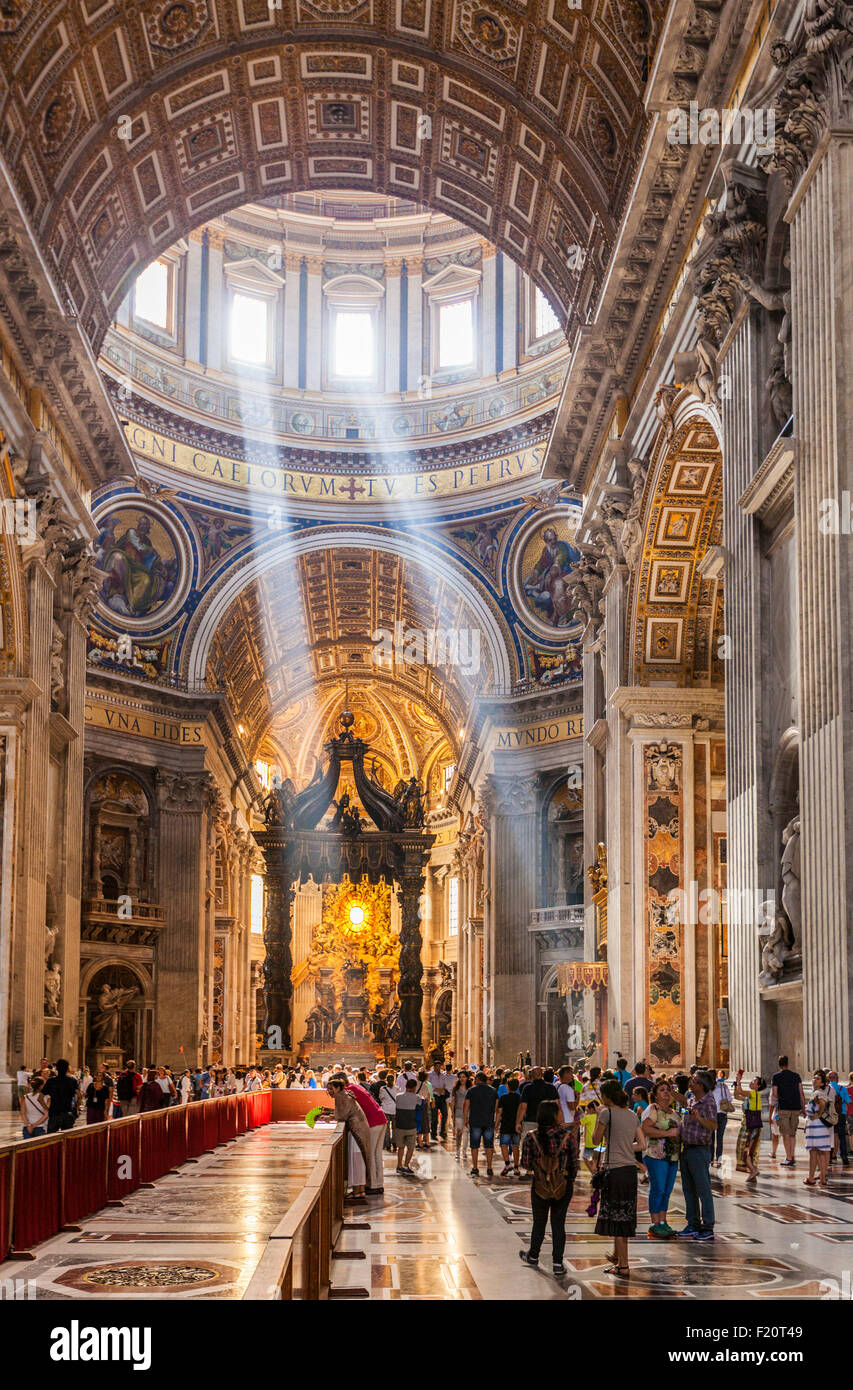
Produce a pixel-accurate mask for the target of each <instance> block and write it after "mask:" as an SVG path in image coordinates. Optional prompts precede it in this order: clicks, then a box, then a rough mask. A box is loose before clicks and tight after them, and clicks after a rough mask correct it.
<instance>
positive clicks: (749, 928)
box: [722, 308, 776, 1071]
mask: <svg viewBox="0 0 853 1390" xmlns="http://www.w3.org/2000/svg"><path fill="white" fill-rule="evenodd" d="M761 337H762V333H761V323H760V316H759V313H758V311H757V310H756V309H755V308H752V309H750V310H748V311H747V312H746V315H745V317H744V318H743V319H742V321H741V323H740V324H739V325H738V327H737V329H736V332H735V333H734V335H733V336H732V338H731V340H730V343H729V346H728V350H727V351H726V354H725V357H724V359H723V360H724V364H725V366H724V370H725V374H726V378H727V381H728V398H727V400H726V402H725V409H724V410H723V441H722V444H723V450H722V452H723V535H724V539H725V550H726V567H725V583H724V602H725V636H726V638H727V639H728V640H727V644H726V650H727V656H728V660H727V661H726V668H725V669H726V839H727V865H728V867H727V875H728V880H727V899H728V934H729V1016H730V1027H731V1054H730V1055H731V1057H732V1058H733V1059H736V1060H737V1065H738V1066H743V1067H745V1068H746V1069H747V1070H748V1071H751V1070H755V1071H759V1070H760V1069H761V1067H762V1066H763V1065H766V1064H767V1063H768V1061H769V1060H770V1059H769V1055H768V1053H769V1045H770V1044H769V1039H768V1037H767V1036H766V1028H767V1025H766V1020H765V1018H764V1014H763V1011H762V1008H761V999H760V995H759V992H758V972H759V968H760V939H759V936H758V925H757V922H756V920H755V917H756V914H755V912H754V911H753V910H752V905H754V903H755V901H756V895H757V896H758V898H759V899H762V898H763V896H764V895H765V893H769V892H772V891H774V888H775V883H776V860H775V858H774V855H775V846H774V844H773V825H772V819H771V816H770V804H769V794H768V792H769V786H768V784H769V776H770V768H771V761H770V760H771V756H772V755H771V754H770V752H769V750H768V749H767V748H766V747H765V744H764V740H763V737H762V733H763V727H764V720H763V718H762V712H763V703H764V698H765V693H764V692H765V687H764V682H763V679H762V677H763V674H764V669H765V662H764V661H763V655H764V651H765V646H766V643H767V642H768V640H769V632H768V626H767V619H768V615H767V612H766V607H767V605H766V602H765V601H764V597H765V596H764V593H763V589H764V570H765V562H764V558H763V555H762V545H761V527H760V523H759V521H758V518H757V517H755V516H753V515H750V514H748V513H747V512H745V511H744V509H743V507H742V506H741V505H740V500H741V498H742V496H743V494H744V492H745V490H746V488H747V486H748V485H749V483H750V482H751V481H752V479H753V477H754V475H755V473H756V470H757V469H758V467H759V465H760V464H761V461H762V460H761V456H762V440H761V436H760V427H761V418H760V412H759V411H758V410H756V408H755V403H756V401H757V400H758V399H759V398H760V396H761V393H762V392H763V389H764V388H763V379H764V376H765V374H766V371H765V369H764V365H763V354H762V342H761Z"/></svg>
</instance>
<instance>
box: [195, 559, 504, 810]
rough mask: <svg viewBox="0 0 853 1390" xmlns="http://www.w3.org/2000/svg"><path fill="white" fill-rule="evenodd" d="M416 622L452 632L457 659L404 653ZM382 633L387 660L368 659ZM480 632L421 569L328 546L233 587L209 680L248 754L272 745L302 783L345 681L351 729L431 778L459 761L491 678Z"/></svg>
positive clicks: (386, 762)
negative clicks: (353, 720)
mask: <svg viewBox="0 0 853 1390" xmlns="http://www.w3.org/2000/svg"><path fill="white" fill-rule="evenodd" d="M413 630H417V631H420V632H423V633H425V634H429V633H430V632H431V631H436V630H439V631H441V632H444V633H447V632H456V633H458V634H460V642H459V647H458V649H457V652H458V658H459V660H458V663H457V664H453V662H452V661H451V662H447V661H443V660H442V659H441V658H440V657H439V659H438V660H435V661H433V662H430V661H429V660H427V661H426V662H420V661H407V660H405V659H404V658H405V656H406V655H409V656H416V655H419V653H417V652H416V651H415V649H414V648H410V649H409V650H408V652H407V651H406V648H405V644H404V642H401V640H400V639H403V638H404V634H405V633H407V632H412V631H413ZM380 631H383V632H387V633H388V634H390V638H391V641H390V642H389V644H388V648H387V649H386V651H387V655H388V656H389V657H390V660H389V662H388V664H387V665H383V666H378V665H377V664H376V662H375V660H374V652H375V651H376V650H377V643H376V641H375V640H374V634H376V633H377V632H380ZM478 633H479V628H478V625H477V622H476V618H475V616H474V614H473V612H472V611H471V610H470V608H469V606H468V605H467V603H466V602H465V600H464V599H462V598H460V597H459V596H458V595H457V594H455V593H453V592H452V591H451V590H450V589H449V588H448V587H447V585H446V584H445V582H444V581H443V580H442V579H441V578H438V577H436V576H435V575H434V574H432V573H430V572H428V571H427V570H426V568H424V567H422V566H421V565H419V564H417V563H416V562H414V561H412V560H407V559H403V558H402V557H401V556H399V555H391V554H388V553H386V552H383V551H371V550H363V549H355V548H348V547H345V546H344V547H336V548H335V549H327V550H319V551H312V552H311V553H310V554H307V555H300V556H298V557H297V558H296V560H295V561H294V562H293V564H292V565H288V566H287V567H284V566H282V567H280V568H278V569H275V570H272V571H270V572H268V573H266V574H264V575H263V576H262V577H260V578H259V579H256V580H254V581H252V583H251V584H249V585H248V586H247V587H246V588H245V589H244V590H243V591H242V592H241V593H240V595H239V596H238V597H237V599H235V601H234V602H233V603H232V605H231V607H230V608H229V609H228V610H227V612H226V613H225V615H224V617H223V618H222V620H221V622H220V624H219V627H218V629H217V632H216V636H215V638H214V641H213V645H212V647H211V653H210V659H209V662H208V678H209V679H210V680H211V681H213V682H216V683H222V684H223V685H224V687H225V690H226V693H227V695H228V698H229V704H230V707H231V710H232V711H233V714H234V717H235V719H236V720H237V722H238V724H240V725H242V729H243V731H244V732H243V737H244V741H245V746H246V748H247V751H248V752H249V753H250V756H252V757H253V758H254V757H256V756H267V755H268V754H270V753H271V752H272V751H275V752H276V753H277V754H278V759H277V760H279V761H280V762H281V764H282V766H283V768H284V769H286V771H287V774H288V775H289V776H292V777H294V778H295V779H296V781H297V782H298V783H299V784H302V783H303V782H306V781H309V780H310V778H311V776H312V774H313V772H314V769H315V765H316V762H315V760H316V759H317V758H318V757H319V756H320V755H321V752H322V747H323V744H324V742H325V741H326V740H327V739H329V738H330V737H332V736H333V735H334V734H336V733H337V728H336V723H335V721H336V719H337V716H338V715H339V714H340V712H341V711H342V710H343V708H344V702H345V693H346V692H347V688H348V694H349V703H350V707H351V708H352V709H353V711H354V713H355V714H356V717H357V725H356V732H357V733H358V734H359V735H360V736H361V737H366V738H367V739H368V741H369V742H370V743H371V745H372V746H373V747H374V748H375V750H376V752H377V755H378V758H379V764H380V766H381V767H383V768H384V769H385V771H386V772H387V774H388V775H389V776H390V775H391V774H392V773H393V774H395V778H394V780H396V777H398V776H403V775H406V776H411V775H412V773H417V774H418V775H419V776H425V775H426V776H428V775H429V773H430V771H431V769H432V768H433V765H434V764H436V760H438V762H439V763H440V762H441V761H445V762H447V761H453V760H454V759H455V751H456V749H457V747H458V740H459V730H460V727H461V725H462V724H463V723H464V722H465V719H466V717H467V712H468V709H469V707H470V704H471V702H472V700H473V699H474V698H475V696H476V695H477V694H478V693H480V692H484V691H488V690H489V689H491V688H492V686H493V683H494V673H493V671H492V666H491V658H490V654H489V651H488V649H487V647H486V644H485V642H484V641H482V640H481V639H480V637H479V636H478V635H477V634H478ZM395 639H396V640H395ZM444 650H445V651H447V648H445V649H444ZM451 650H452V649H451ZM383 654H385V653H383ZM392 785H393V783H392Z"/></svg>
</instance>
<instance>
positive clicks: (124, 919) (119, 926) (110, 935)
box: [81, 898, 166, 946]
mask: <svg viewBox="0 0 853 1390" xmlns="http://www.w3.org/2000/svg"><path fill="white" fill-rule="evenodd" d="M128 907H129V908H130V911H128ZM165 925H166V922H165V918H164V914H163V909H162V907H159V906H157V904H156V903H139V902H135V901H133V900H132V901H131V902H130V904H125V903H124V902H122V901H121V900H119V899H110V898H85V899H84V901H83V913H82V931H81V936H82V939H83V940H84V941H106V942H110V943H112V944H113V945H116V946H154V945H155V944H156V941H157V937H158V935H159V933H160V932H161V931H162V930H163V928H164V926H165Z"/></svg>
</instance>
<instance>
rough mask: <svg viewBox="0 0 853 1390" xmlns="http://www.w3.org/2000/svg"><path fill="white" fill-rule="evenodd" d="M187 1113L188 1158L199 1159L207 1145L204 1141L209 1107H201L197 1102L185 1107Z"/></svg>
mask: <svg viewBox="0 0 853 1390" xmlns="http://www.w3.org/2000/svg"><path fill="white" fill-rule="evenodd" d="M185 1108H186V1112H187V1158H198V1156H199V1154H202V1153H204V1151H205V1149H206V1148H207V1144H206V1143H205V1139H204V1131H205V1123H204V1122H205V1115H206V1113H207V1111H209V1110H210V1106H209V1105H203V1104H202V1105H199V1103H198V1102H197V1101H196V1102H194V1103H193V1104H191V1105H188V1106H186V1107H185Z"/></svg>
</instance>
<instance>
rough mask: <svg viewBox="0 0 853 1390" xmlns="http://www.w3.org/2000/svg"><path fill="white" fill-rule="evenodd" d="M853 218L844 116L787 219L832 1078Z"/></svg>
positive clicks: (810, 804)
mask: <svg viewBox="0 0 853 1390" xmlns="http://www.w3.org/2000/svg"><path fill="white" fill-rule="evenodd" d="M851 206H853V122H851V120H850V116H849V114H848V115H847V117H846V120H845V122H844V125H843V126H841V127H840V128H835V129H830V130H828V131H827V133H826V136H825V139H824V140H823V141H822V142H821V145H820V146H819V148H818V150H817V152H816V154H815V156H814V158H813V159H812V161H811V164H810V166H809V168H808V170H807V172H806V174H805V176H804V178H803V179H802V181H801V183H800V185H799V187H798V189H797V191H796V193H795V195H794V198H793V200H792V203H791V205H790V207H789V209H788V214H787V217H788V220H789V221H790V224H791V281H792V289H793V301H792V321H793V377H794V419H795V422H796V434H797V441H798V454H797V464H796V467H795V476H794V499H795V501H794V505H795V513H796V518H797V562H798V573H797V584H798V599H799V658H800V660H799V674H800V690H799V707H800V726H801V748H800V822H801V842H800V859H801V864H802V946H803V1013H804V1017H803V1024H804V1042H805V1054H806V1055H805V1057H804V1059H803V1062H804V1064H805V1067H806V1068H811V1067H813V1066H825V1065H828V1064H831V1065H832V1066H833V1067H836V1068H837V1069H838V1071H839V1072H840V1073H846V1072H847V1071H848V1070H849V1068H850V1066H851V1063H853V1055H852V1054H851V997H850V995H851V986H853V813H851V810H850V807H851V799H852V798H853V762H851V756H850V749H851V746H853V656H852V655H851V641H850V633H851V628H853V549H851V547H853V538H851V535H850V533H849V532H850V527H849V525H848V526H847V527H846V528H845V527H844V525H843V517H844V512H845V498H846V499H847V504H848V509H849V498H850V496H851V494H853V315H851V309H850V306H851V304H853V227H851V219H850V209H851ZM833 507H834V508H835V511H834V513H833V511H832V508H833ZM828 509H829V510H828ZM833 517H837V518H839V519H840V520H841V522H842V524H841V525H833V524H832V522H833ZM802 1069H803V1068H802V1067H801V1068H800V1070H802Z"/></svg>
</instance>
